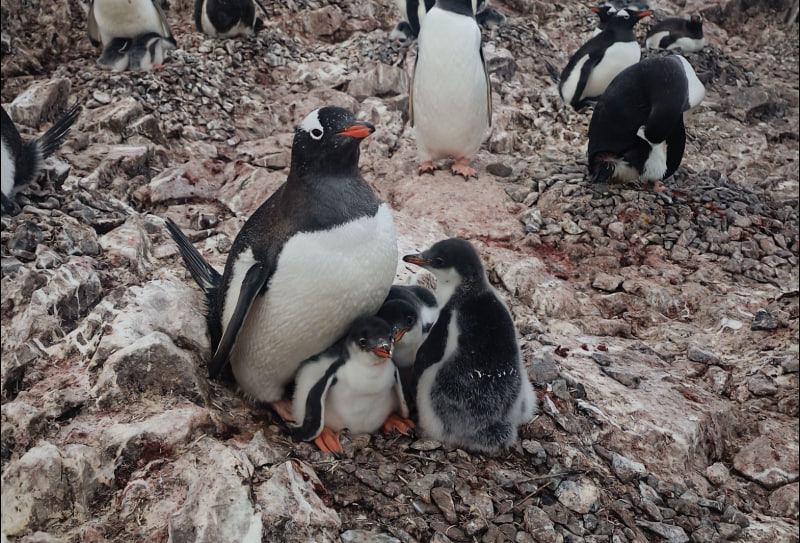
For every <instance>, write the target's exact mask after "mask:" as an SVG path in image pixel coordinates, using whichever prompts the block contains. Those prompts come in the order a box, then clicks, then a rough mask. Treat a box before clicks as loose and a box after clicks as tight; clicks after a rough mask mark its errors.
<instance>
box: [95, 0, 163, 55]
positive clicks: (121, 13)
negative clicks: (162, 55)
mask: <svg viewBox="0 0 800 543" xmlns="http://www.w3.org/2000/svg"><path fill="white" fill-rule="evenodd" d="M149 32H155V33H156V34H158V35H159V36H161V37H162V38H164V47H165V48H166V49H172V48H175V46H176V45H177V43H176V42H175V38H174V37H173V36H172V31H171V30H170V29H169V23H167V18H166V17H165V16H164V12H163V11H162V10H161V7H160V6H159V5H158V4H157V3H156V2H154V1H153V0H93V2H92V4H91V7H90V8H89V39H90V40H91V42H92V44H93V45H102V46H103V47H104V48H105V47H106V46H107V45H108V44H110V43H111V41H112V40H113V39H114V38H131V39H133V38H136V37H137V36H141V35H143V34H147V33H149Z"/></svg>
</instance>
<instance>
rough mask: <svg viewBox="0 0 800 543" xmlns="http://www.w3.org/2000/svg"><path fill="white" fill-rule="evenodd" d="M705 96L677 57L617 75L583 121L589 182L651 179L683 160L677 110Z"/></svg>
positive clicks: (682, 131) (645, 63)
mask: <svg viewBox="0 0 800 543" xmlns="http://www.w3.org/2000/svg"><path fill="white" fill-rule="evenodd" d="M704 96H705V89H704V88H703V84H702V83H701V82H700V80H699V79H698V78H697V75H696V74H695V73H694V70H693V69H692V67H691V65H690V64H689V62H688V61H687V60H686V59H685V58H683V57H682V56H680V55H672V56H668V57H653V58H648V59H645V60H643V61H642V62H639V63H637V64H634V65H633V66H631V67H630V68H627V69H626V70H624V71H623V72H622V73H620V74H619V75H618V76H617V78H616V79H614V81H613V82H612V83H611V85H609V86H608V89H607V90H606V92H605V94H603V96H602V97H601V98H600V101H599V102H598V103H597V106H596V107H595V109H594V113H593V114H592V120H591V122H590V123H589V173H590V175H591V176H592V179H593V181H594V182H595V183H605V182H608V181H619V182H633V181H637V180H638V179H642V180H644V181H647V182H657V181H661V180H662V179H665V178H667V177H669V176H670V175H672V174H673V173H675V170H677V169H678V166H680V164H681V160H682V159H683V150H684V147H685V145H686V130H685V128H684V124H683V112H684V111H687V110H689V109H691V108H693V107H695V106H696V105H698V104H699V103H700V102H701V101H702V99H703V97H704Z"/></svg>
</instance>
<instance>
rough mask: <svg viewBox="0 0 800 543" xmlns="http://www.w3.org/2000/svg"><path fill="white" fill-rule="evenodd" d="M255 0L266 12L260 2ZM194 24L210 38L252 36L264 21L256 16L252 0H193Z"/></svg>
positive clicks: (263, 10)
mask: <svg viewBox="0 0 800 543" xmlns="http://www.w3.org/2000/svg"><path fill="white" fill-rule="evenodd" d="M255 1H256V2H258V5H259V7H260V8H261V11H262V12H264V13H266V10H265V8H264V6H262V5H261V2H259V0H255ZM194 24H195V26H196V27H197V30H199V31H200V32H203V33H204V34H206V35H208V36H211V37H212V38H233V37H237V36H252V35H253V34H255V33H256V32H258V31H259V30H261V29H262V28H264V21H262V20H261V18H260V17H256V7H255V3H254V0H195V3H194Z"/></svg>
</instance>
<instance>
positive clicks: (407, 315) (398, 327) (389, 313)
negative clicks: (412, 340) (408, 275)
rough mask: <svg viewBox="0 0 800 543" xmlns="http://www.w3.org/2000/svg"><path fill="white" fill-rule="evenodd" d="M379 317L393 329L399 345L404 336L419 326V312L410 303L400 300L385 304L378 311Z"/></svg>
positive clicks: (393, 334)
mask: <svg viewBox="0 0 800 543" xmlns="http://www.w3.org/2000/svg"><path fill="white" fill-rule="evenodd" d="M378 317H380V318H381V319H383V320H384V321H386V322H387V323H389V326H391V327H392V337H393V339H394V342H395V343H398V342H399V341H400V339H401V338H402V337H403V335H404V334H405V333H406V332H408V331H409V330H411V329H412V328H413V327H414V325H415V324H417V320H418V316H417V310H416V309H415V308H414V306H413V305H411V304H410V303H409V302H407V301H405V300H400V299H394V300H389V301H387V302H384V304H383V305H382V306H381V308H380V309H379V310H378Z"/></svg>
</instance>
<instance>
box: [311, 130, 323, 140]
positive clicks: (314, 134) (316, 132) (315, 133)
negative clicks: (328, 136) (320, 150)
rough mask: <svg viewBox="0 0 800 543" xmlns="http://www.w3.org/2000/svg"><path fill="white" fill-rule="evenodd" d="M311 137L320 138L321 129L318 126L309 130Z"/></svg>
mask: <svg viewBox="0 0 800 543" xmlns="http://www.w3.org/2000/svg"><path fill="white" fill-rule="evenodd" d="M311 137H312V138H314V139H315V140H318V139H321V138H322V130H320V129H319V128H314V129H313V130H311Z"/></svg>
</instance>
